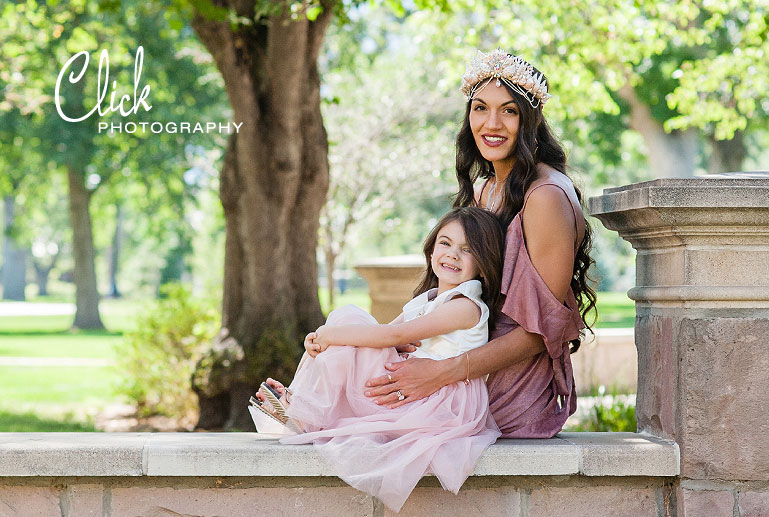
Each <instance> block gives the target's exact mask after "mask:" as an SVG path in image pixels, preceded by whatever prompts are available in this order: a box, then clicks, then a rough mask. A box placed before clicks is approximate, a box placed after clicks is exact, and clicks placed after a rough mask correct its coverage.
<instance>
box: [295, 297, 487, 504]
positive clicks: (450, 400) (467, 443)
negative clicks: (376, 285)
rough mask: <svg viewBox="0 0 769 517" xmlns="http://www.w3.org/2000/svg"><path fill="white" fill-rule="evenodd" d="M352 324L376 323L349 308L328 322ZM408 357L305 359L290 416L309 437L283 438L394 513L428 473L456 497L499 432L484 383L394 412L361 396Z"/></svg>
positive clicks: (378, 353)
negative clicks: (313, 452)
mask: <svg viewBox="0 0 769 517" xmlns="http://www.w3.org/2000/svg"><path fill="white" fill-rule="evenodd" d="M349 323H369V324H376V320H374V318H373V317H372V316H371V315H369V314H368V313H367V312H365V311H363V310H362V309H359V308H357V307H354V306H352V305H348V306H346V307H342V308H341V309H337V310H336V311H333V312H332V313H331V314H330V315H329V318H328V321H327V325H343V324H349ZM403 360H404V358H402V357H401V356H399V355H398V353H397V352H396V351H395V349H394V348H384V349H375V348H357V347H329V348H328V349H327V350H326V351H325V352H323V353H321V354H319V355H318V356H317V357H316V358H311V357H309V356H308V355H306V354H305V357H304V358H303V360H302V362H301V364H300V365H299V368H298V369H297V372H296V376H295V377H294V380H293V381H292V383H291V386H290V389H291V391H292V393H293V395H292V398H291V405H290V407H289V408H288V415H289V417H290V418H293V419H294V420H296V421H297V422H299V423H300V425H301V426H302V428H303V429H304V430H305V431H306V432H304V433H302V434H298V435H294V436H289V437H285V438H282V439H281V440H280V441H281V443H284V444H303V443H312V444H314V445H315V447H316V449H317V450H318V452H319V453H320V454H321V456H322V457H323V458H324V459H325V460H326V461H327V462H328V463H329V465H330V466H331V468H332V469H333V470H334V472H335V473H336V474H337V475H338V476H339V477H340V478H341V479H343V480H344V481H345V482H347V483H348V484H349V485H351V486H353V487H354V488H357V489H358V490H361V491H363V492H366V493H368V494H371V495H373V496H376V497H378V498H379V499H380V500H381V501H382V502H383V503H384V504H385V505H387V506H388V507H389V508H391V509H392V510H395V511H399V510H400V508H401V507H402V506H403V504H404V503H405V502H406V499H407V498H408V496H409V494H410V493H411V491H412V490H413V489H414V487H415V486H416V484H417V482H419V479H420V478H421V477H422V476H423V475H425V474H427V473H433V474H435V476H436V477H437V478H438V479H439V480H440V482H441V485H443V488H444V489H446V490H450V491H452V492H454V493H457V492H458V491H459V489H460V487H461V486H462V484H463V483H464V481H465V479H467V476H469V475H470V474H471V473H472V472H473V469H474V468H475V464H476V463H477V461H478V458H479V457H480V455H481V454H482V453H483V451H484V450H485V449H486V447H488V446H489V445H491V444H492V443H494V442H495V441H496V439H497V438H498V437H499V435H500V432H499V429H498V427H497V425H496V423H495V422H494V419H493V418H492V416H491V413H490V412H489V401H488V394H487V391H486V384H485V382H484V381H483V379H474V380H473V381H472V382H470V384H469V385H466V384H465V383H462V382H460V383H455V384H451V385H448V386H445V387H443V388H441V389H440V390H439V391H437V392H436V393H434V394H433V395H431V396H429V397H427V398H425V399H421V400H417V401H414V402H411V403H408V404H405V405H403V406H401V407H399V408H396V409H390V408H389V407H386V406H384V407H383V406H379V405H377V404H375V403H374V402H373V401H372V400H371V399H369V398H368V397H366V396H365V395H364V394H363V393H364V391H365V389H366V388H365V383H366V381H368V380H369V379H371V378H373V377H379V376H381V375H386V374H387V373H388V372H387V370H386V369H385V368H384V364H385V363H387V362H398V361H403Z"/></svg>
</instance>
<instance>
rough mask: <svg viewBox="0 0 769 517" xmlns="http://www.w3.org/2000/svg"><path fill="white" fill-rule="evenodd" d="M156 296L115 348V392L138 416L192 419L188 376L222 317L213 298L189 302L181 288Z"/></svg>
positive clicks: (169, 286) (194, 401)
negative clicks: (118, 379) (118, 377)
mask: <svg viewBox="0 0 769 517" xmlns="http://www.w3.org/2000/svg"><path fill="white" fill-rule="evenodd" d="M161 292H162V295H163V296H164V297H163V298H162V299H160V300H158V301H156V302H154V303H153V304H151V305H150V306H149V307H148V308H147V309H146V310H145V312H143V313H141V314H140V315H139V316H138V317H137V322H136V323H137V324H136V328H135V330H133V331H130V332H128V333H127V334H126V336H125V340H124V342H123V343H122V345H121V346H120V348H119V357H118V366H119V368H120V372H121V376H122V380H121V383H120V387H119V390H120V392H121V393H123V394H125V395H127V396H128V397H129V399H130V400H131V401H132V402H133V403H135V405H136V407H137V414H138V416H139V417H149V416H154V415H165V416H169V417H173V418H177V419H182V418H183V419H185V420H186V419H194V418H195V413H196V412H197V398H196V396H195V394H194V393H193V391H192V387H191V384H190V378H191V376H192V373H193V371H194V370H195V363H196V362H197V361H198V359H200V357H201V355H202V352H203V350H204V349H205V348H206V347H207V345H208V344H209V343H210V342H211V340H212V339H213V338H214V336H215V335H216V332H217V331H218V328H219V325H220V320H221V317H220V314H219V310H218V309H217V308H216V304H215V302H214V301H213V300H204V299H196V298H193V297H192V296H191V294H190V292H189V291H188V290H187V289H186V288H185V287H183V286H182V285H180V284H167V285H165V286H163V287H162V289H161Z"/></svg>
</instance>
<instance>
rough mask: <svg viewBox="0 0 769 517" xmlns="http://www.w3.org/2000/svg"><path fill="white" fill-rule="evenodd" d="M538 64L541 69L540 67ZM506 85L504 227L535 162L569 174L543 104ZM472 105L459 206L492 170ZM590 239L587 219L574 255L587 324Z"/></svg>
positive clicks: (464, 130)
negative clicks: (511, 142)
mask: <svg viewBox="0 0 769 517" xmlns="http://www.w3.org/2000/svg"><path fill="white" fill-rule="evenodd" d="M534 70H535V72H536V73H539V70H537V69H536V68H535V69H534ZM503 84H504V83H503ZM504 86H505V88H506V89H507V91H508V92H509V93H510V95H511V96H512V97H513V99H514V100H515V103H516V104H517V105H518V113H519V119H518V138H517V141H516V143H515V147H514V150H513V156H515V165H513V168H512V170H511V171H510V174H509V175H508V177H507V179H506V180H505V183H504V185H503V189H502V193H503V194H502V195H503V201H502V205H501V211H500V212H499V214H498V217H499V220H500V223H501V224H502V225H503V227H504V228H507V226H508V225H509V224H510V223H511V222H512V220H513V218H514V217H515V216H516V214H518V212H520V211H521V208H522V207H523V198H524V195H525V194H526V191H527V190H528V189H529V187H530V186H531V183H532V182H533V181H534V180H535V179H536V178H537V163H538V162H542V163H546V164H547V165H549V166H551V167H552V168H554V169H555V170H557V171H558V172H560V173H562V174H564V175H566V153H565V152H564V151H563V148H562V147H561V144H560V143H559V142H558V140H557V139H556V138H555V137H554V136H553V133H552V131H551V130H550V127H549V125H548V123H547V121H546V120H545V117H544V115H543V114H542V104H539V106H538V107H537V108H532V107H531V104H530V103H529V99H528V98H527V97H528V95H526V96H524V95H521V94H520V93H518V92H516V91H515V90H513V89H512V88H510V87H509V86H507V85H506V84H505V85H504ZM471 106H472V100H470V101H468V102H467V108H466V109H465V118H464V120H463V122H462V127H461V129H460V130H459V133H458V134H457V142H456V143H457V159H456V168H457V181H458V182H459V192H458V193H457V196H456V198H455V200H454V206H455V207H458V206H473V205H475V191H474V184H475V181H476V180H477V179H479V178H490V177H493V176H494V166H493V165H492V163H491V162H490V161H488V160H486V159H485V158H484V157H483V156H482V155H481V152H480V150H479V149H478V146H477V145H476V144H475V138H474V137H473V132H472V130H471V128H470V109H471ZM574 190H575V191H576V193H577V199H578V200H579V202H580V203H582V193H581V192H580V191H579V189H578V188H577V187H576V186H575V187H574ZM592 242H593V241H592V230H591V228H590V224H588V222H587V220H586V221H585V236H584V238H583V239H582V242H581V243H580V245H579V247H578V249H577V254H576V258H575V259H574V271H573V274H572V278H571V290H572V291H573V292H574V296H575V298H576V299H577V305H578V310H579V313H580V315H581V316H582V320H583V321H585V325H587V328H588V329H591V327H590V325H588V323H587V315H588V313H589V312H591V311H592V312H596V311H595V303H596V294H595V291H594V290H593V288H592V287H590V284H589V280H590V278H589V277H588V269H589V268H590V265H591V264H593V263H594V260H593V259H592V258H591V257H590V250H591V249H592ZM593 321H594V320H593ZM579 344H580V340H579V339H575V340H573V341H571V352H572V353H574V352H576V351H577V349H578V348H579Z"/></svg>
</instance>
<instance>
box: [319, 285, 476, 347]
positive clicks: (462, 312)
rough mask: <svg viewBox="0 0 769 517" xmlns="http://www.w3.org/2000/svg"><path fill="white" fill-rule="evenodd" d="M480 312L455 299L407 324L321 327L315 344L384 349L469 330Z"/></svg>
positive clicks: (467, 303)
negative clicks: (460, 330) (456, 331)
mask: <svg viewBox="0 0 769 517" xmlns="http://www.w3.org/2000/svg"><path fill="white" fill-rule="evenodd" d="M480 316H481V310H480V308H479V307H478V305H476V303H475V302H473V301H472V300H470V299H468V298H464V297H461V298H455V299H453V300H450V301H448V302H446V303H444V304H442V305H441V306H440V307H438V308H437V309H435V310H434V311H432V312H429V313H427V314H425V315H424V316H420V317H419V318H414V319H413V320H410V321H405V322H400V323H396V322H397V321H398V319H397V318H396V319H395V320H394V321H393V322H392V323H390V324H388V325H339V326H325V325H324V326H322V327H320V328H319V329H318V330H317V331H316V332H317V337H316V338H315V342H316V343H319V344H321V345H322V346H324V347H325V346H345V345H347V346H362V347H369V348H387V347H391V346H398V345H405V344H408V343H414V342H416V341H420V340H422V339H426V338H429V337H434V336H439V335H441V334H447V333H449V332H453V331H455V330H459V329H469V328H472V327H473V326H475V325H476V324H477V323H478V320H479V319H480Z"/></svg>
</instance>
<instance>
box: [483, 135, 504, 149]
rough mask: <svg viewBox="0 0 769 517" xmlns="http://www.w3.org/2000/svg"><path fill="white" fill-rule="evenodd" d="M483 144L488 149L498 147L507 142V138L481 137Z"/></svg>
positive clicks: (495, 136)
mask: <svg viewBox="0 0 769 517" xmlns="http://www.w3.org/2000/svg"><path fill="white" fill-rule="evenodd" d="M482 138H483V143H484V144H486V145H488V146H489V147H499V146H500V145H502V144H504V143H505V142H506V141H507V138H505V137H504V136H500V135H482Z"/></svg>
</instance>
